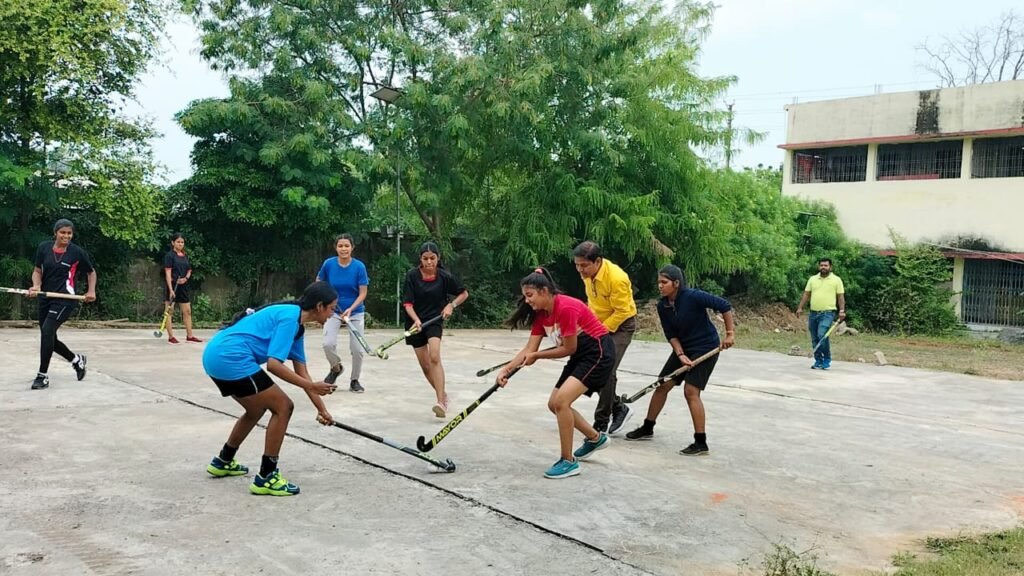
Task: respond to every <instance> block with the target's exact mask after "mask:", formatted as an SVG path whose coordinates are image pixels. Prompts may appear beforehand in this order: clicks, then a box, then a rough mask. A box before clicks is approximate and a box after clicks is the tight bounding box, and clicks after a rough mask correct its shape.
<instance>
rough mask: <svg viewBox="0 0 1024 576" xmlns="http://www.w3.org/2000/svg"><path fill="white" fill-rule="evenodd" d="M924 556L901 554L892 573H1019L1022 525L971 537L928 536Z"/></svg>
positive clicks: (1023, 568) (1023, 555)
mask: <svg viewBox="0 0 1024 576" xmlns="http://www.w3.org/2000/svg"><path fill="white" fill-rule="evenodd" d="M925 548H926V549H927V551H928V553H927V554H926V555H925V556H924V557H921V558H919V557H917V556H916V555H914V554H910V553H906V552H904V553H902V554H899V555H897V556H896V557H895V558H894V559H893V564H894V565H895V566H896V568H897V570H896V572H895V573H893V574H894V576H1020V575H1021V574H1024V527H1021V528H1014V529H1012V530H1007V531H1005V532H996V533H993V534H984V535H981V536H974V537H958V538H929V539H928V540H927V541H926V542H925Z"/></svg>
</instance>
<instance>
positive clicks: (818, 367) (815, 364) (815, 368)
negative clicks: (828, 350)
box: [811, 360, 823, 370]
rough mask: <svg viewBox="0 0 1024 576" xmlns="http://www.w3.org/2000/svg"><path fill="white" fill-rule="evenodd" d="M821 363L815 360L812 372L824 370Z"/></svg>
mask: <svg viewBox="0 0 1024 576" xmlns="http://www.w3.org/2000/svg"><path fill="white" fill-rule="evenodd" d="M822 369H823V368H822V365H821V361H819V360H815V361H814V364H812V365H811V370H822Z"/></svg>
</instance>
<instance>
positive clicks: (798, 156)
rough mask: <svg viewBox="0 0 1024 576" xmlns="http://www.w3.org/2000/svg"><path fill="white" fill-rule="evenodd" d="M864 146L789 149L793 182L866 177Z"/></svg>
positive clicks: (866, 160)
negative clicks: (791, 156)
mask: <svg viewBox="0 0 1024 576" xmlns="http://www.w3.org/2000/svg"><path fill="white" fill-rule="evenodd" d="M867 170H868V147H867V146H845V147H842V148H818V149H814V150H796V151H794V152H793V183H794V184H810V183H819V182H863V181H864V180H865V179H866V178H867Z"/></svg>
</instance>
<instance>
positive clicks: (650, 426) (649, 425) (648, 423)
mask: <svg viewBox="0 0 1024 576" xmlns="http://www.w3.org/2000/svg"><path fill="white" fill-rule="evenodd" d="M655 424H656V422H655V421H654V420H648V419H647V418H644V426H643V427H644V430H651V431H654V425H655Z"/></svg>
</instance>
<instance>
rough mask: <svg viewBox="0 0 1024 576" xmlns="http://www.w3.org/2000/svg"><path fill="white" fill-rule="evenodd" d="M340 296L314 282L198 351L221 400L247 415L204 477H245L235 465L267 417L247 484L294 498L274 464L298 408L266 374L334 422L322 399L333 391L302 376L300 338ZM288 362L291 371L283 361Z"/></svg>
mask: <svg viewBox="0 0 1024 576" xmlns="http://www.w3.org/2000/svg"><path fill="white" fill-rule="evenodd" d="M337 304H338V293H337V292H336V291H335V290H334V288H332V287H331V285H330V284H328V283H327V282H314V283H313V284H310V285H309V286H308V287H307V288H306V290H305V291H304V292H303V293H302V297H301V298H299V299H298V300H296V301H291V302H278V303H274V304H269V305H267V306H263V307H261V308H258V309H256V310H254V311H249V310H247V311H246V312H242V313H239V314H237V315H236V316H235V318H233V319H232V321H231V322H229V323H228V324H227V326H225V327H224V328H222V329H221V330H220V331H219V332H217V334H216V335H214V337H213V338H212V339H211V340H210V342H209V344H207V346H206V350H204V351H203V369H204V370H205V371H206V374H207V375H208V376H209V377H210V379H211V380H213V382H214V384H216V385H217V388H218V389H220V393H221V395H222V396H231V397H232V398H233V399H234V400H235V402H238V403H239V404H240V405H241V406H242V408H244V409H245V413H244V414H242V415H241V416H240V417H239V418H238V421H237V422H235V426H234V428H233V429H232V430H231V434H230V435H229V436H228V440H227V442H226V443H225V444H224V447H223V448H221V451H220V454H218V455H217V456H214V458H213V460H212V461H211V462H210V465H209V466H207V467H206V471H207V472H209V473H210V474H211V475H213V476H216V477H218V478H222V477H225V476H242V475H245V474H247V473H248V472H249V468H247V467H246V466H243V465H241V464H239V463H238V462H237V461H236V460H235V453H236V452H237V451H238V447H239V446H241V444H242V442H244V441H245V438H246V437H247V436H248V435H249V432H251V431H252V429H253V427H254V426H256V423H257V422H259V421H260V418H262V417H263V414H265V413H266V412H267V411H269V412H270V422H268V423H267V432H266V435H265V444H264V449H263V460H262V462H261V464H260V471H259V473H258V474H256V475H255V477H254V478H253V481H252V484H251V485H249V491H250V492H252V493H253V494H260V495H271V496H291V495H294V494H298V493H299V487H298V486H296V485H294V484H291V483H290V482H288V481H287V480H285V479H284V477H282V476H281V473H280V472H279V471H278V467H277V459H278V456H279V454H280V451H281V444H282V442H283V441H284V435H285V432H287V431H288V420H289V419H290V418H291V415H292V410H293V409H294V407H295V405H294V404H293V403H292V401H291V398H289V397H288V395H287V394H286V393H285V392H284V391H283V390H281V388H279V387H278V386H277V384H275V383H274V380H273V379H271V378H270V376H269V375H268V374H267V372H264V371H263V369H262V368H260V365H261V364H266V365H267V371H269V372H270V373H271V374H273V375H274V376H277V377H278V378H280V379H281V380H284V381H286V382H289V383H291V384H294V385H295V386H298V387H299V388H302V389H303V390H304V391H305V392H306V395H307V396H308V397H309V400H310V401H311V402H312V403H313V406H314V407H315V408H316V411H317V421H318V422H320V423H321V424H324V425H329V424H331V423H333V419H332V418H331V414H330V413H329V412H328V411H327V408H326V407H325V406H324V402H323V400H322V399H321V398H320V396H324V395H326V394H330V393H332V392H334V389H335V387H334V385H332V384H327V383H326V382H314V381H313V380H312V378H310V376H309V371H308V370H306V353H305V344H304V341H303V334H304V333H305V329H304V327H303V324H305V323H306V322H316V323H318V324H320V325H323V324H324V322H326V321H327V319H328V318H330V317H331V315H332V314H334V307H335V306H336V305H337ZM288 360H291V361H292V368H288V366H286V365H285V362H286V361H288Z"/></svg>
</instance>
